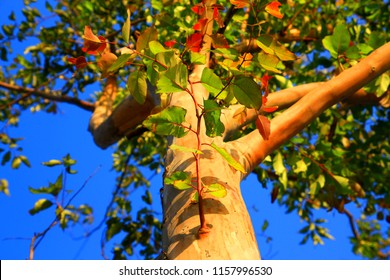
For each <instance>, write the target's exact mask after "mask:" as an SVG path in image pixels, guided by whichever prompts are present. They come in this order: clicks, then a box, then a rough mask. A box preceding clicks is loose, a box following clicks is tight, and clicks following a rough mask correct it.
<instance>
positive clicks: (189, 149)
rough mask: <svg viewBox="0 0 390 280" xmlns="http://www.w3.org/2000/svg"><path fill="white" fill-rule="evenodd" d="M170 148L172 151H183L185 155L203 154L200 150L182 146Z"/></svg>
mask: <svg viewBox="0 0 390 280" xmlns="http://www.w3.org/2000/svg"><path fill="white" fill-rule="evenodd" d="M169 148H170V149H171V150H176V151H181V152H185V153H193V154H203V152H202V151H200V150H198V149H193V148H189V147H184V146H180V145H176V144H172V145H170V146H169Z"/></svg>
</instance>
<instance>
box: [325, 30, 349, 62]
mask: <svg viewBox="0 0 390 280" xmlns="http://www.w3.org/2000/svg"><path fill="white" fill-rule="evenodd" d="M350 41H351V36H350V34H349V32H348V28H347V26H346V25H345V24H338V25H337V26H336V27H335V29H334V32H333V35H330V36H326V37H325V38H324V39H323V40H322V44H323V45H324V47H325V48H326V49H327V50H328V51H329V52H330V54H331V55H332V57H333V58H337V57H338V55H339V54H342V53H344V52H345V51H346V50H347V49H348V47H349V43H350Z"/></svg>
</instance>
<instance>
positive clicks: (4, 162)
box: [1, 151, 11, 165]
mask: <svg viewBox="0 0 390 280" xmlns="http://www.w3.org/2000/svg"><path fill="white" fill-rule="evenodd" d="M10 160H11V151H8V152H6V153H5V154H4V155H3V159H2V160H1V165H5V164H6V163H7V162H9V161H10Z"/></svg>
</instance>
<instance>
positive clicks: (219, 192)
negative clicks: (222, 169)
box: [205, 183, 227, 198]
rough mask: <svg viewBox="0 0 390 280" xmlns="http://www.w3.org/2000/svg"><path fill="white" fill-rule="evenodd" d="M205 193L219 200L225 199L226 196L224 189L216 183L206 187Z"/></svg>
mask: <svg viewBox="0 0 390 280" xmlns="http://www.w3.org/2000/svg"><path fill="white" fill-rule="evenodd" d="M205 192H206V193H208V194H211V195H212V196H215V197H219V198H222V197H225V196H226V194H227V191H226V188H225V187H224V186H223V185H221V184H218V183H215V184H211V185H209V186H207V189H206V191H205Z"/></svg>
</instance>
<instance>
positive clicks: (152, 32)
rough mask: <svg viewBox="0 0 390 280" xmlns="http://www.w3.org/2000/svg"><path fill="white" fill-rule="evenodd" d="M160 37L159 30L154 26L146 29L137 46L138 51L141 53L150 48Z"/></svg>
mask: <svg viewBox="0 0 390 280" xmlns="http://www.w3.org/2000/svg"><path fill="white" fill-rule="evenodd" d="M157 37H158V33H157V30H156V28H155V27H154V26H152V27H149V28H146V29H145V30H144V32H142V34H141V35H140V36H139V38H138V40H137V44H136V50H137V51H138V52H141V51H142V50H144V49H145V48H147V47H148V46H149V42H151V41H156V40H157Z"/></svg>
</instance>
